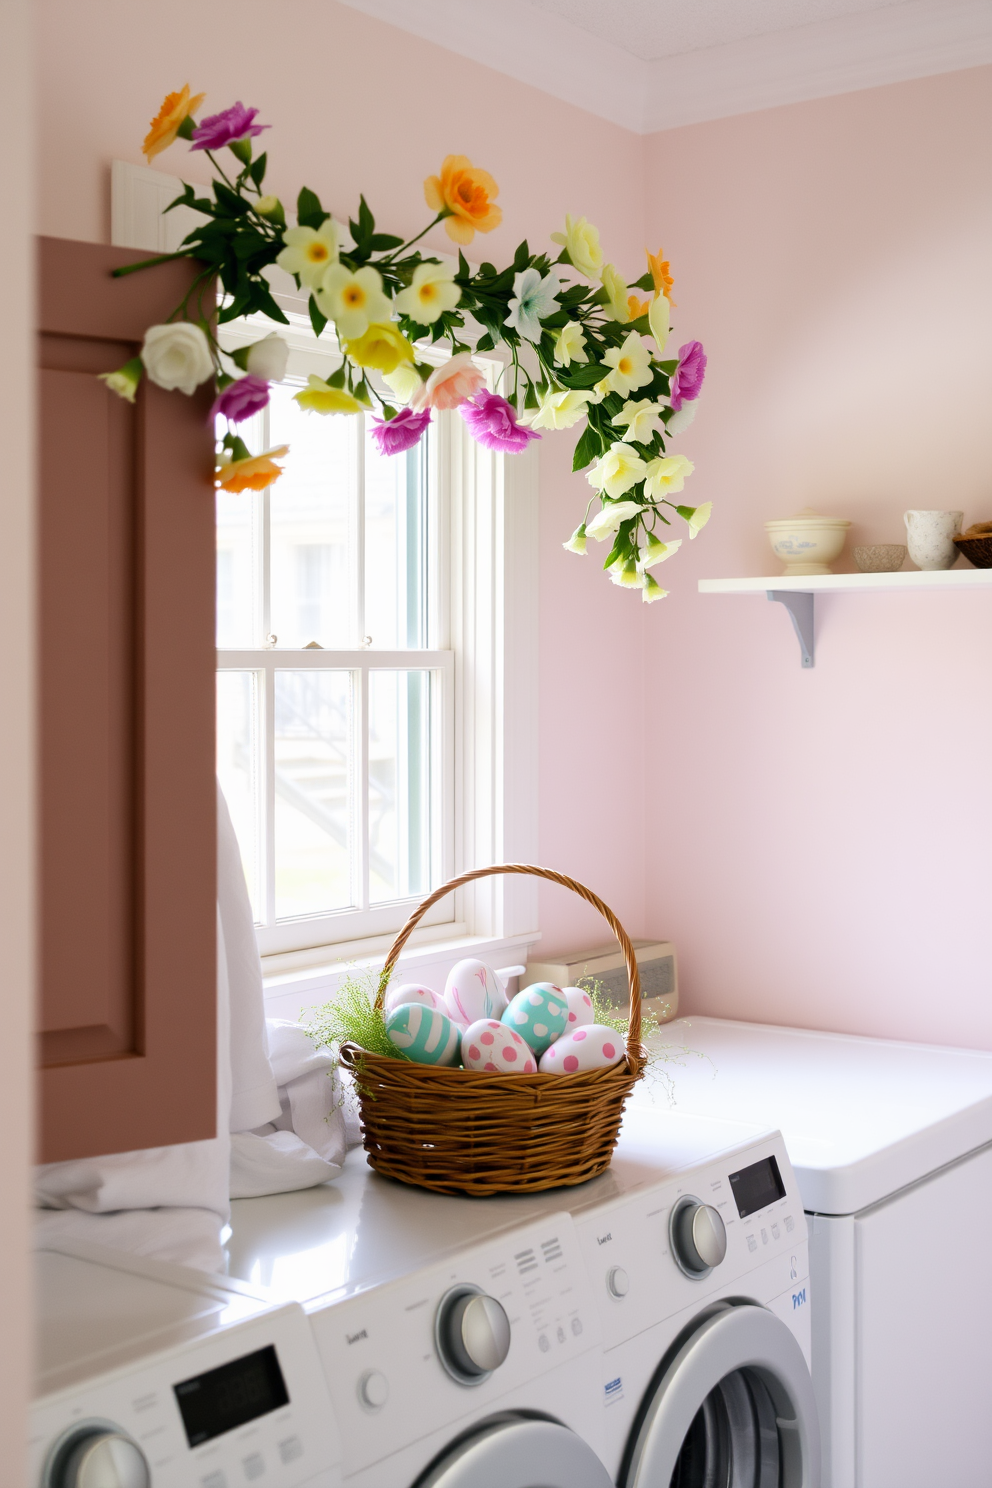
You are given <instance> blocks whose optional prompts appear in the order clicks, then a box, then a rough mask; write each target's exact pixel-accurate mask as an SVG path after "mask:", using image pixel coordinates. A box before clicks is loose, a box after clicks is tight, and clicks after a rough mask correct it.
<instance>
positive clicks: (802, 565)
mask: <svg viewBox="0 0 992 1488" xmlns="http://www.w3.org/2000/svg"><path fill="white" fill-rule="evenodd" d="M850 525H851V524H850V522H848V521H847V520H846V518H844V517H821V516H820V515H819V513H818V512H815V511H811V509H810V508H809V507H808V506H807V507H805V508H804V510H803V511H801V512H797V513H796V515H795V516H794V517H780V518H779V519H778V520H777V521H774V522H766V523H765V531H766V532H767V533H768V541H769V542H770V543H771V545H772V552H773V553H774V554H775V557H776V558H780V559H781V560H782V562H783V563H784V564H785V568H784V569H783V571H782V572H783V576H788V575H795V576H797V577H799V576H804V575H806V574H828V573H830V572H831V569H830V564H831V563H833V562H834V561H835V559H837V558H839V557H840V551H841V548H842V547H843V546H844V539H845V538H846V536H847V529H848V527H850Z"/></svg>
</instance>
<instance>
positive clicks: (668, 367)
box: [657, 357, 679, 377]
mask: <svg viewBox="0 0 992 1488" xmlns="http://www.w3.org/2000/svg"><path fill="white" fill-rule="evenodd" d="M678 364H679V359H678V357H676V358H675V360H674V362H658V363H657V365H658V366H659V367H660V368H661V370H662V372H664V373H666V374H667V375H668V376H669V377H670V376H671V375H672V373H673V372H674V371H675V370H676V368H677V367H678Z"/></svg>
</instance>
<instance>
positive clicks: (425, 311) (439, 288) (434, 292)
mask: <svg viewBox="0 0 992 1488" xmlns="http://www.w3.org/2000/svg"><path fill="white" fill-rule="evenodd" d="M454 278H455V266H454V264H436V263H422V264H418V265H417V268H416V269H415V271H414V275H413V279H412V280H411V282H410V287H409V289H403V290H400V293H399V294H398V295H397V296H396V308H397V310H398V311H399V312H400V314H401V315H408V316H409V317H410V319H411V320H415V321H416V322H417V324H418V325H433V324H434V322H435V321H436V320H437V318H438V316H439V315H441V314H442V313H443V312H444V311H445V310H454V308H455V306H456V305H457V304H458V301H459V300H460V299H461V297H462V292H461V290H460V289H459V288H458V285H457V284H455V283H454Z"/></svg>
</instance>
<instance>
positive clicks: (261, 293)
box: [253, 280, 289, 325]
mask: <svg viewBox="0 0 992 1488" xmlns="http://www.w3.org/2000/svg"><path fill="white" fill-rule="evenodd" d="M254 301H255V303H254V307H253V308H254V309H256V310H261V312H262V314H263V315H267V316H268V317H269V319H270V320H277V321H278V322H279V324H280V325H289V320H288V318H287V317H286V316H285V315H283V313H282V311H281V310H280V309H279V306H278V305H277V304H276V302H275V300H274V299H273V298H272V296H271V294H270V293H269V290H268V286H267V285H266V284H264V283H263V282H262V281H261V280H256V281H255V293H254Z"/></svg>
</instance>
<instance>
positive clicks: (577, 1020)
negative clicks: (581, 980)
mask: <svg viewBox="0 0 992 1488" xmlns="http://www.w3.org/2000/svg"><path fill="white" fill-rule="evenodd" d="M561 991H562V996H563V997H564V999H565V1001H566V1002H567V1003H568V1027H567V1028H566V1030H565V1032H566V1033H571V1032H572V1031H573V1029H576V1028H584V1027H585V1026H586V1024H587V1023H593V1022H595V1019H596V1013H595V1011H594V1009H593V1005H592V998H591V997H590V996H589V993H588V992H585V991H583V989H582V988H581V987H562V989H561Z"/></svg>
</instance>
